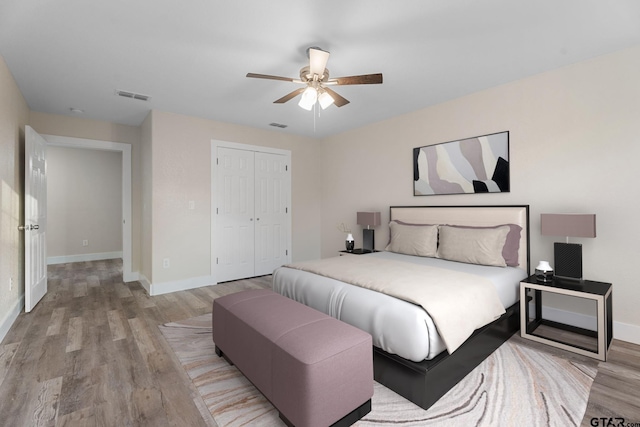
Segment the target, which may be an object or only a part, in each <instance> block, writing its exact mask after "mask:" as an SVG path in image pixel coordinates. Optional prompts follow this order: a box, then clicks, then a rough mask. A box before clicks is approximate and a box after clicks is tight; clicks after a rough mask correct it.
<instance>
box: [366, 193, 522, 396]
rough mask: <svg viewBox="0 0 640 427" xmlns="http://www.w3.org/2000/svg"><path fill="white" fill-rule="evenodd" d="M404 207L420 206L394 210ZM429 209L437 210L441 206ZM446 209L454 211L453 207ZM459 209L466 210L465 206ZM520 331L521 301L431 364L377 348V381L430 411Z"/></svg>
mask: <svg viewBox="0 0 640 427" xmlns="http://www.w3.org/2000/svg"><path fill="white" fill-rule="evenodd" d="M401 207H407V208H416V207H420V206H392V207H391V208H401ZM425 207H428V208H435V207H438V206H425ZM442 207H447V208H450V207H452V206H442ZM456 207H460V208H464V207H465V206H456ZM469 207H478V206H469ZM486 207H495V208H498V207H514V206H506V205H504V206H486ZM517 207H526V212H527V213H526V216H527V227H526V230H523V231H525V232H526V233H527V242H529V206H528V205H520V206H517ZM529 267H530V258H529V247H527V272H529ZM460 315H461V316H462V315H464V314H463V313H461V314H460ZM518 330H520V302H519V301H517V302H516V303H515V304H513V305H512V306H511V307H509V308H508V309H507V310H506V313H505V314H503V315H502V316H501V317H500V318H498V319H497V320H495V321H493V322H492V323H489V324H488V325H486V326H484V327H482V328H480V329H477V330H476V331H475V332H474V333H473V335H471V337H469V338H468V339H467V340H466V341H465V342H464V343H463V344H462V345H461V346H460V347H458V349H457V350H456V351H454V352H453V353H451V354H449V352H447V351H443V352H442V353H440V354H439V355H438V356H436V357H435V358H433V359H431V360H423V361H421V362H412V361H410V360H407V359H404V358H402V357H400V356H397V355H395V354H390V353H387V352H385V351H383V350H381V349H379V348H377V347H375V346H374V347H373V377H374V379H375V380H376V381H377V382H379V383H380V384H382V385H384V386H386V387H387V388H389V389H391V390H393V391H395V392H396V393H398V394H399V395H401V396H402V397H404V398H406V399H408V400H410V401H411V402H413V403H415V404H416V405H418V406H420V407H421V408H423V409H429V408H430V407H431V406H432V405H433V404H434V403H436V402H437V401H438V399H440V398H441V397H442V396H444V395H445V394H446V393H447V392H448V391H449V390H451V389H452V388H453V387H454V386H455V385H456V384H458V382H460V380H462V379H463V378H464V377H465V376H467V374H469V373H470V372H471V371H473V370H474V369H475V368H476V367H477V366H478V365H479V364H480V363H482V361H483V360H485V359H486V358H487V357H489V355H491V353H493V352H494V351H495V350H496V349H497V348H498V347H500V346H501V345H502V344H504V342H505V341H507V340H508V339H509V338H510V337H511V336H512V335H513V334H514V333H516V332H517V331H518Z"/></svg>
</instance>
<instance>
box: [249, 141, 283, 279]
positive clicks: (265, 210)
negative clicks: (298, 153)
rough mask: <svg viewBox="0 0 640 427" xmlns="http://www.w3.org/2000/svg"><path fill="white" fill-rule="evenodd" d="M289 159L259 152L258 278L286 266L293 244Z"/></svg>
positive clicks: (257, 208) (257, 182)
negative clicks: (289, 245)
mask: <svg viewBox="0 0 640 427" xmlns="http://www.w3.org/2000/svg"><path fill="white" fill-rule="evenodd" d="M290 186H291V185H290V173H289V165H288V164H287V158H286V156H283V155H278V154H271V153H258V152H257V153H255V216H256V220H255V227H256V232H255V275H256V276H262V275H265V274H271V273H273V270H275V269H276V268H277V267H280V266H281V265H283V264H285V263H286V259H287V255H288V248H287V242H288V241H289V236H288V233H289V215H288V209H289V208H288V206H287V201H288V199H289V197H288V191H289V188H290Z"/></svg>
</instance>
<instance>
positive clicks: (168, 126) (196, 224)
mask: <svg viewBox="0 0 640 427" xmlns="http://www.w3.org/2000/svg"><path fill="white" fill-rule="evenodd" d="M147 120H149V119H147ZM150 120H151V125H150V126H151V131H150V133H151V135H152V137H151V138H147V137H146V136H145V137H144V138H143V144H147V143H148V142H149V139H150V140H151V147H146V145H145V149H144V150H145V156H146V154H147V152H150V153H151V157H152V160H151V169H152V170H151V176H152V182H151V184H150V188H148V187H147V185H145V186H144V188H145V191H151V200H150V203H151V205H152V208H151V212H152V215H151V214H149V216H147V215H145V220H148V219H150V220H151V223H152V225H151V227H152V230H151V237H146V238H145V239H144V245H145V246H144V248H143V253H151V254H152V255H151V256H152V269H151V270H152V271H151V274H152V277H149V276H147V278H148V279H150V281H151V282H152V283H163V282H172V281H178V280H184V279H188V278H196V277H205V276H210V275H212V272H211V256H212V255H211V170H212V169H211V141H212V140H213V139H215V140H222V141H229V142H236V143H244V144H251V145H259V146H266V147H272V148H279V149H284V150H290V151H291V153H292V160H291V161H292V167H291V170H292V204H293V206H292V234H293V242H292V245H293V248H292V249H293V259H294V260H306V259H313V258H318V257H319V256H320V250H319V248H320V228H319V226H318V225H319V223H320V194H321V193H320V189H321V185H320V181H319V180H318V179H317V178H318V176H319V175H320V170H319V165H318V161H317V160H318V157H319V154H320V151H319V150H320V146H319V143H318V142H317V141H316V140H313V139H311V138H303V137H299V136H292V135H287V134H284V133H280V132H270V131H264V130H260V129H255V128H249V127H246V126H238V125H232V124H228V123H222V122H216V121H212V120H205V119H199V118H195V117H187V116H182V115H178V114H172V113H165V112H161V111H153V112H152V114H151V119H150ZM144 127H145V129H146V128H147V127H148V124H145V125H144ZM144 133H145V135H146V134H147V133H149V131H148V129H147V130H145V132H144ZM151 148H152V149H151ZM145 161H148V159H145ZM143 167H144V166H143ZM147 175H149V173H148V172H147V171H146V169H145V176H147ZM143 198H144V200H145V203H146V201H148V200H149V197H148V195H144V196H143ZM190 200H193V201H195V209H194V210H189V209H187V207H188V201H190ZM149 245H150V246H151V248H149ZM149 249H151V250H150V251H149ZM164 258H169V259H170V265H171V266H170V268H167V269H165V268H163V267H162V260H163V259H164ZM145 271H146V270H145ZM145 275H146V274H145Z"/></svg>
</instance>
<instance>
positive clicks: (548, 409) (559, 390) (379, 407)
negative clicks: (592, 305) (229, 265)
mask: <svg viewBox="0 0 640 427" xmlns="http://www.w3.org/2000/svg"><path fill="white" fill-rule="evenodd" d="M160 330H161V332H162V334H163V335H164V337H165V338H166V340H167V342H168V343H169V345H170V346H171V348H172V349H173V351H174V352H175V354H176V355H177V357H178V359H179V360H180V363H181V364H182V366H183V368H184V369H185V371H186V372H187V374H188V375H189V377H190V378H191V379H192V381H193V383H194V385H195V387H196V388H197V390H198V392H199V393H200V395H201V396H202V399H203V400H204V402H205V404H206V405H207V408H208V409H209V412H210V413H211V415H212V417H213V419H214V420H215V422H216V423H217V424H218V426H219V427H236V426H284V423H283V422H282V421H281V420H280V419H279V417H278V412H277V411H276V410H275V409H274V407H273V406H272V405H271V404H270V403H269V402H268V401H267V400H266V399H265V398H264V396H262V394H261V393H260V392H259V391H258V390H257V389H256V388H254V387H253V385H252V384H251V383H250V382H249V381H248V380H247V379H246V378H245V377H244V376H243V375H242V374H241V373H240V372H239V371H238V370H237V369H236V368H235V367H233V366H230V365H229V364H228V363H227V362H226V361H225V360H224V359H222V358H219V357H218V356H216V354H215V351H214V348H215V346H214V344H213V342H212V339H211V315H210V314H206V315H203V316H199V317H194V318H192V319H187V320H184V321H180V322H174V323H167V324H165V325H162V326H160ZM596 373H597V362H596V361H595V360H594V361H591V360H583V359H579V358H575V357H568V356H567V355H565V354H563V353H562V352H558V351H546V350H545V349H543V348H535V346H532V345H530V344H529V342H527V341H525V340H522V339H521V338H520V337H519V336H513V337H512V338H511V339H510V340H509V341H507V342H506V343H505V344H503V345H502V346H501V347H500V348H499V349H498V350H496V351H495V352H494V353H493V354H492V355H491V356H489V357H488V358H487V359H486V360H485V361H484V362H483V363H482V364H480V365H479V366H478V367H477V368H476V369H475V370H474V371H473V372H471V373H470V374H469V375H467V376H466V377H465V378H464V379H463V380H462V381H461V382H460V383H458V384H457V385H456V386H455V387H454V388H452V389H451V390H450V391H449V392H448V393H447V394H446V395H444V396H443V397H442V398H441V399H440V400H439V401H438V402H436V404H435V405H433V406H432V407H431V408H429V410H426V411H425V410H424V409H422V408H420V407H418V406H416V405H415V404H413V403H411V402H409V401H408V400H406V399H404V398H403V397H401V396H399V395H397V394H396V393H394V392H393V391H391V390H389V389H387V388H386V387H384V386H382V385H380V384H378V383H375V384H374V395H373V399H372V410H371V412H370V413H369V414H368V415H367V416H366V417H364V418H363V419H362V420H360V421H358V422H357V423H356V424H355V426H358V427H364V426H385V425H389V426H391V425H394V426H399V425H400V426H434V425H447V426H451V425H454V426H455V425H460V426H497V425H505V426H507V425H526V426H571V425H576V426H577V425H580V422H581V421H582V418H583V415H584V412H585V409H586V407H587V400H588V398H589V391H590V389H591V385H592V383H593V379H594V378H595V376H596Z"/></svg>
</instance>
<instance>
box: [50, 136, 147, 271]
mask: <svg viewBox="0 0 640 427" xmlns="http://www.w3.org/2000/svg"><path fill="white" fill-rule="evenodd" d="M42 136H43V137H44V139H45V140H46V141H47V145H49V146H54V147H66V148H79V149H89V150H104V151H116V152H120V153H121V155H122V159H121V160H122V168H121V172H122V276H123V281H125V282H133V281H135V280H138V274H137V272H136V273H134V272H133V271H132V259H131V258H132V230H131V226H132V224H131V145H129V144H124V143H119V142H111V141H100V140H94V139H84V138H73V137H67V136H57V135H42ZM97 191H99V190H97Z"/></svg>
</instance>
